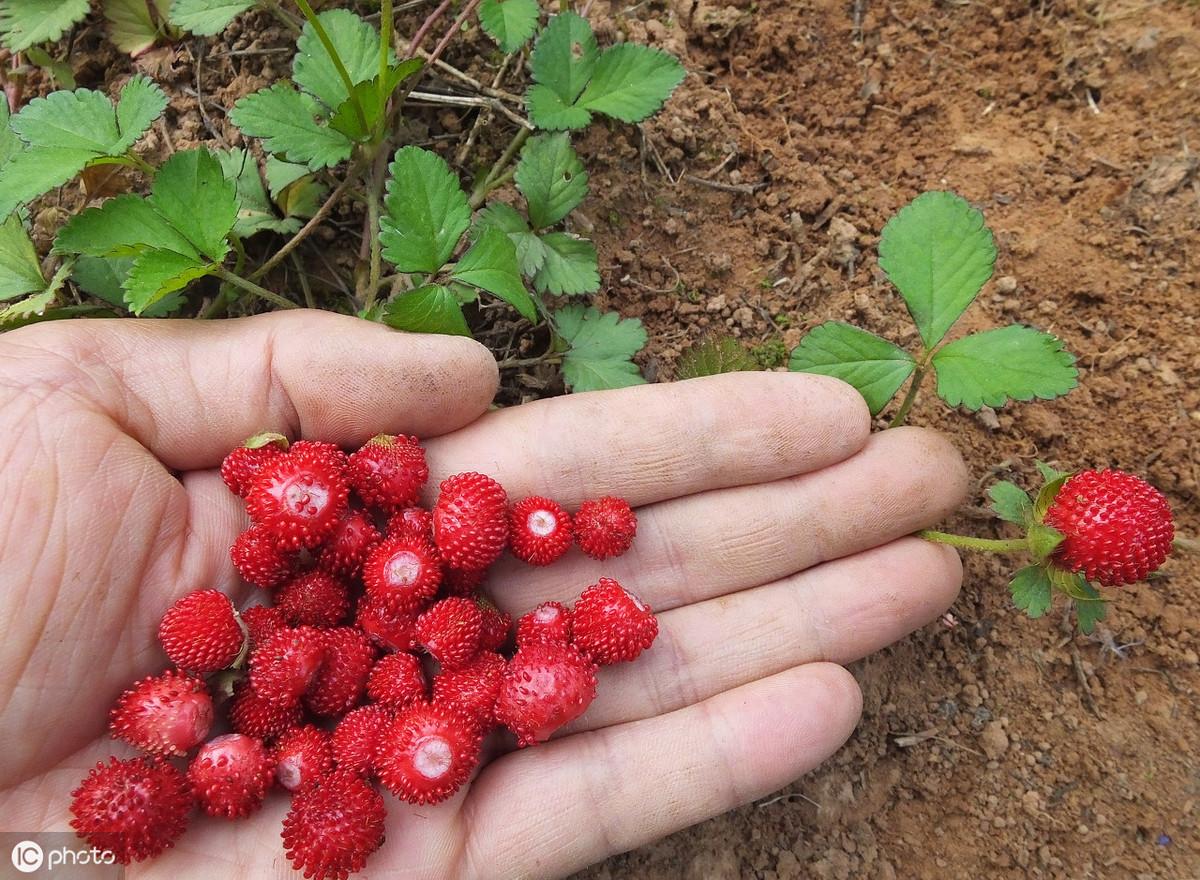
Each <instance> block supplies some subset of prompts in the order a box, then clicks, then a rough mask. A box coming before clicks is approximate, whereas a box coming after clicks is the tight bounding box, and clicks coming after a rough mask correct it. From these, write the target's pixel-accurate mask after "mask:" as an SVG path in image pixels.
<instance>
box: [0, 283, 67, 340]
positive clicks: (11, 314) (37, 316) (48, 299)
mask: <svg viewBox="0 0 1200 880" xmlns="http://www.w3.org/2000/svg"><path fill="white" fill-rule="evenodd" d="M56 296H58V288H57V287H52V288H48V289H46V290H43V291H41V292H40V293H35V294H34V295H33V296H29V297H26V298H25V299H22V300H18V301H17V302H15V303H13V304H12V305H10V306H9V307H8V308H6V309H0V328H3V329H5V330H11V329H13V328H14V327H19V326H21V325H22V324H32V323H35V322H36V321H38V320H41V319H42V317H43V316H44V315H45V314H46V310H47V309H49V308H50V306H51V305H52V304H53V303H54V299H55V297H56Z"/></svg>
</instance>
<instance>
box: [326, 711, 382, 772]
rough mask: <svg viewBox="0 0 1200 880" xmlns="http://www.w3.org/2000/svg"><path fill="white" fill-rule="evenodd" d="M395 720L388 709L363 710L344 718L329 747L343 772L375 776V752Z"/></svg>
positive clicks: (351, 712) (339, 723)
mask: <svg viewBox="0 0 1200 880" xmlns="http://www.w3.org/2000/svg"><path fill="white" fill-rule="evenodd" d="M394 717H395V715H394V713H393V711H392V710H391V709H390V708H388V707H387V706H380V705H377V704H374V703H372V704H370V705H367V706H359V707H358V708H357V709H353V710H351V711H350V712H347V713H346V714H345V715H344V716H342V720H341V721H339V722H338V723H337V726H336V727H334V729H333V736H332V737H331V738H330V741H329V745H330V748H332V750H333V760H334V763H336V764H337V767H338V769H339V770H346V771H349V772H351V773H361V774H363V775H368V774H371V773H374V772H375V750H376V747H377V746H378V745H379V740H380V737H382V736H383V733H384V731H385V730H387V729H388V728H389V727H390V726H391V724H392V719H393V718H394Z"/></svg>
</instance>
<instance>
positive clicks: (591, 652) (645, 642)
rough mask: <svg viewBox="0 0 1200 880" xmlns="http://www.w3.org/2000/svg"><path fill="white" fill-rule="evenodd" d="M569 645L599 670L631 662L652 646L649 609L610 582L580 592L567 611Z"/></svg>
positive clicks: (652, 625)
mask: <svg viewBox="0 0 1200 880" xmlns="http://www.w3.org/2000/svg"><path fill="white" fill-rule="evenodd" d="M571 631H572V632H571V641H572V644H574V645H575V647H576V648H578V649H579V650H580V651H581V652H582V653H583V654H585V655H586V656H588V657H591V658H592V659H593V660H595V661H596V662H597V663H599V664H600V665H601V666H607V665H609V664H611V663H620V662H622V661H624V660H633V659H634V658H636V657H637V656H638V655H639V654H641V653H642V651H644V650H646V649H647V648H649V647H650V645H652V644H653V643H654V639H655V637H656V636H657V635H658V621H657V620H656V619H655V617H654V612H652V611H651V610H650V606H648V605H646V604H645V603H644V602H643V601H642V600H641V599H639V598H638V597H637V596H635V595H633V593H630V592H629V591H628V590H626V589H625V588H624V587H622V586H621V585H620V584H619V583H617V582H616V581H614V580H613V579H612V578H600V583H598V584H593V585H592V586H590V587H588V588H587V589H586V590H584V591H583V594H582V595H581V596H580V597H579V600H578V601H577V602H576V603H575V608H574V609H573V610H572V611H571Z"/></svg>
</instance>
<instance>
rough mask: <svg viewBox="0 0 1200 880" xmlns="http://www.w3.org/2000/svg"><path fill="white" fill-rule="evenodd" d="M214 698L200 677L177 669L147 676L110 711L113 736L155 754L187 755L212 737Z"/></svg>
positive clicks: (122, 696)
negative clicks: (194, 676)
mask: <svg viewBox="0 0 1200 880" xmlns="http://www.w3.org/2000/svg"><path fill="white" fill-rule="evenodd" d="M212 721H213V703H212V697H211V696H210V695H209V693H208V688H207V687H205V685H204V682H203V681H202V680H201V679H199V678H193V677H192V676H190V675H183V674H181V673H178V672H175V671H168V672H164V673H162V674H161V675H156V676H150V677H147V678H143V679H142V680H141V681H139V682H138V683H137V684H135V685H134V686H133V687H131V688H130V689H129V690H127V691H125V693H123V694H121V696H120V698H119V699H118V700H117V703H116V705H115V706H113V709H112V712H111V714H110V719H109V726H110V728H111V730H112V735H113V736H115V737H117V738H118V739H123V740H125V742H127V743H129V744H130V745H132V746H135V747H136V748H139V749H142V750H143V751H146V752H149V753H150V754H152V755H163V756H166V755H183V754H186V753H187V752H188V751H190V750H191V749H193V748H195V747H196V746H197V745H198V744H200V743H201V742H203V741H204V737H206V736H208V729H209V728H210V727H211V726H212Z"/></svg>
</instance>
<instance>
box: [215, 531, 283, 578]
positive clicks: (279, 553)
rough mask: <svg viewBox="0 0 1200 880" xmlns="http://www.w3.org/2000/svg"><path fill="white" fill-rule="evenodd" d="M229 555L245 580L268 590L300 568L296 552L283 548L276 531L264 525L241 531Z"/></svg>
mask: <svg viewBox="0 0 1200 880" xmlns="http://www.w3.org/2000/svg"><path fill="white" fill-rule="evenodd" d="M229 558H230V559H232V560H233V567H234V568H236V569H237V572H238V574H240V575H241V576H242V579H243V580H244V581H246V582H247V583H250V584H254V586H256V587H262V588H263V589H264V590H273V589H275V588H276V587H278V586H279V585H280V584H282V583H283V582H284V581H286V580H287V579H288V578H290V577H291V576H292V575H293V574H294V573H295V571H296V554H295V553H294V552H292V551H289V550H281V549H280V548H279V546H278V544H277V543H276V539H275V536H274V534H272V533H271V532H270V531H268V530H267V528H266V527H265V526H260V525H252V526H250V528H248V529H246V531H244V532H242V533H241V534H240V535H238V537H237V540H236V541H234V542H233V547H231V548H230V550H229Z"/></svg>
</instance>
